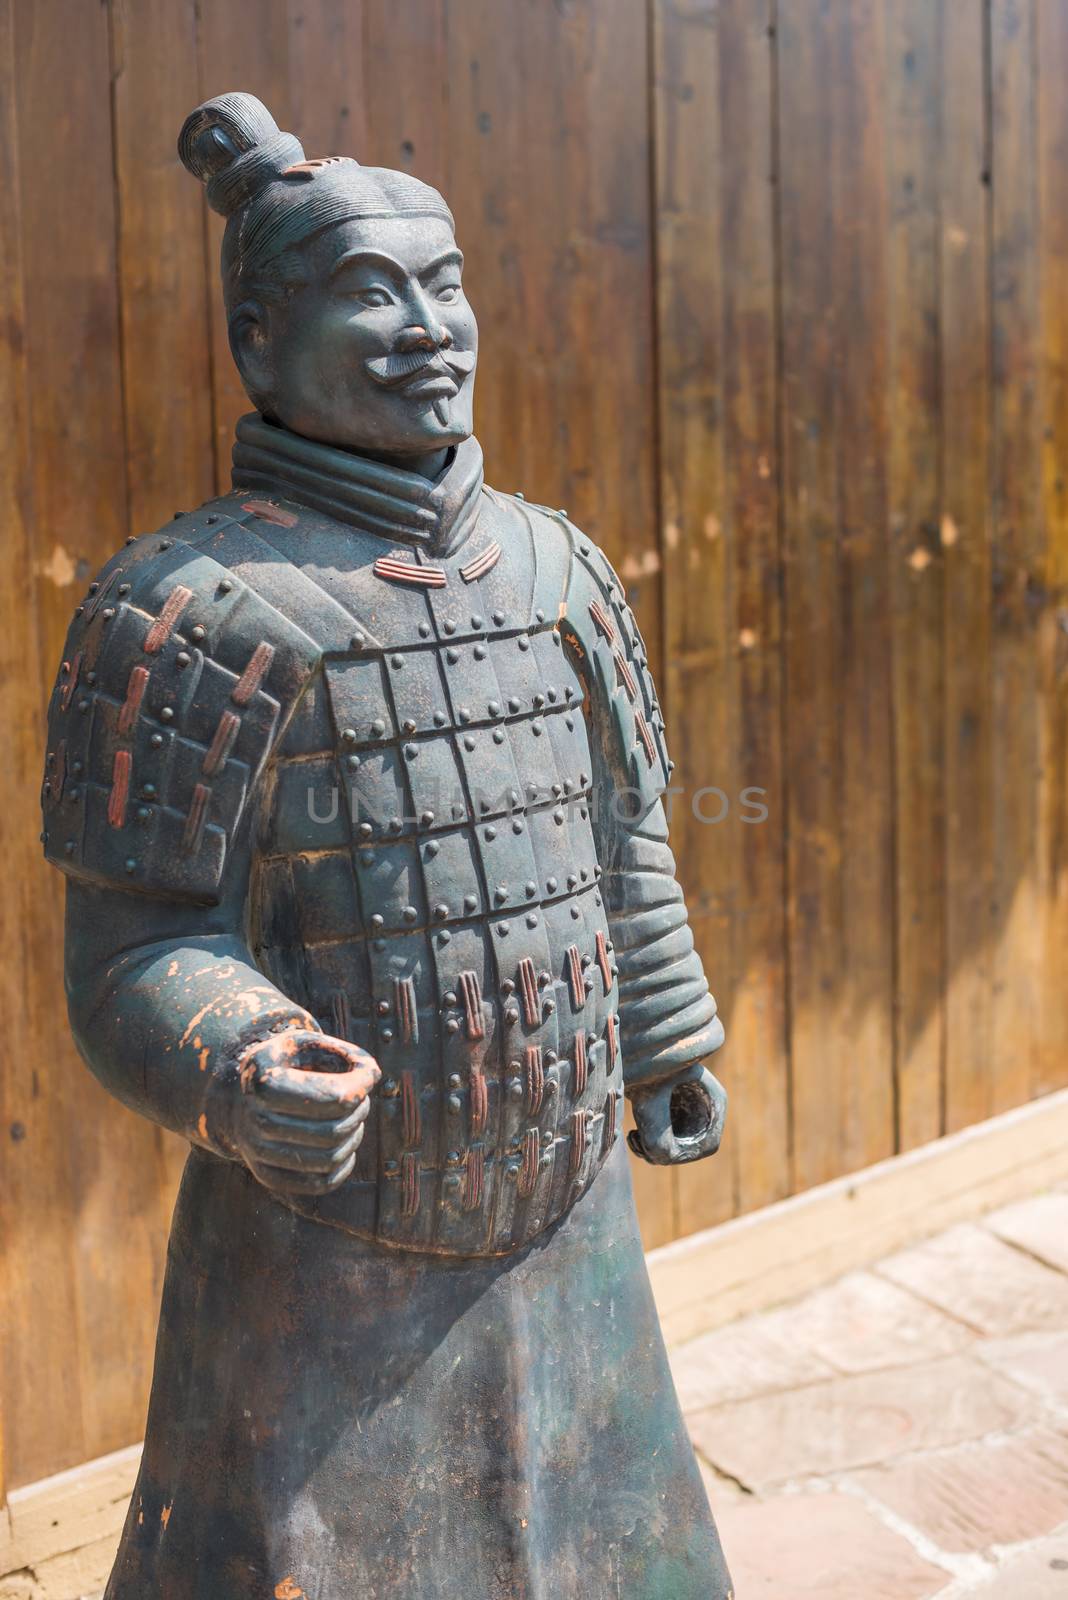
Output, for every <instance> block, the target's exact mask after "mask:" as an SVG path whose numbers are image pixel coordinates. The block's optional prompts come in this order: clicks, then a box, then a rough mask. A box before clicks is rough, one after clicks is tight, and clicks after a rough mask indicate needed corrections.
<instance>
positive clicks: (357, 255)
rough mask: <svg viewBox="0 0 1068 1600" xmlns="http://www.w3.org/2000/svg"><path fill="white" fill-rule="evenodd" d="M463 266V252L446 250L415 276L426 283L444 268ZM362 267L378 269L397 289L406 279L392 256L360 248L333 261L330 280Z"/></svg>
mask: <svg viewBox="0 0 1068 1600" xmlns="http://www.w3.org/2000/svg"><path fill="white" fill-rule="evenodd" d="M463 264H464V258H463V252H462V251H461V250H458V249H456V248H453V249H452V250H446V251H445V252H444V254H443V255H440V256H436V257H435V259H434V260H433V261H431V262H430V264H429V265H428V266H425V267H423V268H422V269H421V271H419V272H418V273H417V274H416V276H417V277H418V279H419V282H420V283H426V282H428V281H429V280H430V279H431V278H433V277H434V276H435V275H436V274H437V273H439V272H440V271H441V270H442V269H443V268H444V267H462V266H463ZM363 265H367V266H373V267H378V268H379V270H380V271H382V272H384V273H385V275H386V277H387V278H389V279H390V280H391V282H392V283H393V284H394V285H395V287H396V288H397V289H403V287H404V282H405V279H406V278H407V277H408V272H407V269H406V268H404V267H402V266H401V264H400V262H399V261H395V260H394V259H393V257H392V256H387V255H386V253H385V252H384V251H383V250H369V249H365V248H362V247H357V248H356V249H354V250H346V252H345V254H344V255H343V256H341V257H340V258H339V259H338V260H337V261H335V262H334V265H333V266H332V267H331V268H330V276H331V278H336V277H337V275H338V274H339V273H341V272H346V271H347V270H348V268H349V267H354V266H363Z"/></svg>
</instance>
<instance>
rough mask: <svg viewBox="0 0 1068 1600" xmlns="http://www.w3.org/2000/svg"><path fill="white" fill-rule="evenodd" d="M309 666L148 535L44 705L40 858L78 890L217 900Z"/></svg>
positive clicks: (114, 578) (280, 622)
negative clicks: (111, 887) (93, 887)
mask: <svg viewBox="0 0 1068 1600" xmlns="http://www.w3.org/2000/svg"><path fill="white" fill-rule="evenodd" d="M210 520H212V521H218V520H220V519H218V518H211V519H210ZM318 658H319V651H318V650H317V648H316V646H315V645H314V643H313V642H312V640H311V639H310V638H309V637H308V636H307V635H306V634H305V633H303V632H302V630H301V629H300V628H298V627H296V626H295V625H294V624H293V623H291V622H290V621H288V620H287V619H286V618H284V617H283V616H282V615H281V614H280V613H279V611H278V610H277V609H276V608H275V607H274V606H273V605H271V604H269V603H268V602H267V601H266V600H264V599H263V598H262V597H261V596H260V595H259V594H258V593H257V592H256V591H255V589H253V588H252V587H251V586H250V584H249V583H247V582H245V581H242V580H241V579H239V578H238V577H236V576H235V575H233V574H232V573H231V572H230V571H229V570H228V569H227V568H226V567H225V566H223V565H222V564H220V562H218V561H216V560H215V559H214V558H213V557H212V556H210V555H208V554H206V553H204V552H203V551H201V550H199V549H197V548H196V547H195V546H194V545H193V544H190V543H186V542H184V541H181V540H176V539H171V538H162V539H161V538H160V536H159V535H158V534H156V535H146V536H145V537H143V538H142V539H139V540H137V541H136V542H135V544H133V545H132V546H130V547H128V548H127V549H126V550H125V551H123V552H120V554H119V555H117V556H116V557H115V558H114V559H113V560H112V561H110V562H109V563H108V565H107V566H106V567H105V568H104V569H103V571H102V572H101V573H100V576H99V577H98V579H97V580H96V582H95V583H93V584H92V585H90V590H89V594H88V595H87V597H86V599H85V601H84V602H83V604H82V605H80V606H79V607H78V609H77V612H76V614H75V617H74V621H73V623H72V624H71V629H70V632H69V634H68V637H67V643H66V648H65V650H64V656H63V662H62V665H61V667H60V671H59V676H58V679H57V682H56V686H55V690H54V692H53V695H52V700H51V704H50V708H49V718H48V747H47V748H48V753H47V758H46V760H47V766H46V771H45V777H44V785H43V791H42V804H43V809H44V827H45V831H44V835H43V839H44V847H45V855H46V856H47V857H48V859H49V860H50V861H52V862H54V863H55V865H56V866H58V867H60V868H61V869H62V870H63V871H64V872H66V873H68V874H69V875H70V876H72V877H75V878H79V879H81V880H83V881H86V882H90V883H96V884H98V885H105V884H116V885H120V886H122V887H124V888H127V889H133V890H137V891H140V892H142V893H144V894H151V895H157V896H162V897H164V898H167V899H171V900H174V899H184V900H192V901H198V902H200V903H202V904H203V903H211V902H213V901H215V900H216V899H217V898H218V896H219V893H220V888H221V885H222V881H223V874H224V870H225V867H226V862H227V856H228V854H229V853H230V851H231V849H232V845H233V841H234V837H235V835H236V833H237V831H238V830H239V828H240V827H241V825H242V822H243V819H244V818H245V817H246V813H247V810H248V803H249V799H250V796H251V794H252V792H253V790H254V788H255V786H256V783H257V781H258V779H259V777H260V775H261V773H262V771H263V768H264V765H265V763H266V761H267V759H268V757H269V755H270V753H271V751H272V749H273V748H274V747H275V745H276V743H277V741H278V738H279V736H280V734H281V732H282V730H283V728H284V727H285V725H286V722H287V720H288V718H289V716H290V714H291V713H292V710H293V708H294V706H295V705H296V703H297V701H298V699H299V697H300V695H301V693H302V691H303V689H304V687H305V685H306V684H307V683H308V682H309V681H310V678H311V676H312V674H313V672H314V671H315V668H316V666H317V665H318Z"/></svg>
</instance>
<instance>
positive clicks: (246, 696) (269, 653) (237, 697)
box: [230, 640, 274, 706]
mask: <svg viewBox="0 0 1068 1600" xmlns="http://www.w3.org/2000/svg"><path fill="white" fill-rule="evenodd" d="M273 660H274V645H273V644H268V643H267V641H266V640H264V641H263V642H262V643H261V644H258V645H257V646H256V648H255V650H253V652H252V654H251V656H250V657H249V663H248V666H247V667H246V668H245V670H244V672H243V673H242V674H241V676H240V678H238V680H237V682H236V683H235V684H234V687H233V688H232V689H231V690H230V699H231V700H232V701H233V702H234V705H235V706H247V705H248V703H249V701H250V700H251V699H252V696H253V695H254V694H255V693H256V690H257V689H258V688H259V686H260V684H261V683H262V682H263V680H264V678H265V677H266V676H267V673H268V671H269V670H270V666H271V662H272V661H273Z"/></svg>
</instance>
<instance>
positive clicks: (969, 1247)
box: [876, 1223, 1068, 1338]
mask: <svg viewBox="0 0 1068 1600" xmlns="http://www.w3.org/2000/svg"><path fill="white" fill-rule="evenodd" d="M876 1270H877V1271H878V1273H879V1274H880V1275H881V1276H882V1277H885V1278H889V1279H890V1280H891V1282H893V1283H897V1284H900V1285H901V1286H902V1288H905V1289H908V1290H910V1291H911V1292H912V1293H913V1294H916V1295H918V1296H919V1297H920V1298H921V1299H923V1300H926V1301H928V1302H929V1303H930V1304H931V1305H934V1306H938V1307H939V1308H940V1309H941V1310H942V1311H946V1312H948V1313H949V1315H950V1316H953V1317H958V1318H959V1319H960V1321H962V1322H965V1323H967V1324H968V1325H969V1326H970V1327H972V1328H975V1329H976V1330H977V1331H978V1332H979V1333H983V1334H988V1335H990V1336H991V1337H995V1338H996V1337H1003V1336H1005V1335H1007V1334H1011V1333H1029V1332H1033V1331H1037V1330H1039V1329H1041V1328H1050V1329H1060V1328H1065V1327H1068V1277H1066V1276H1065V1275H1064V1274H1063V1273H1060V1272H1055V1271H1054V1270H1053V1269H1052V1268H1051V1267H1047V1266H1044V1265H1043V1264H1042V1262H1040V1261H1035V1260H1034V1259H1033V1258H1032V1257H1031V1256H1028V1255H1024V1254H1023V1253H1022V1252H1021V1251H1019V1250H1017V1249H1014V1247H1013V1246H1012V1245H1009V1244H1006V1243H1005V1242H1004V1240H1002V1239H999V1238H996V1237H995V1235H994V1234H992V1233H990V1232H988V1231H987V1229H986V1228H982V1227H979V1226H977V1225H976V1224H974V1223H961V1224H960V1225H959V1226H957V1227H955V1228H948V1229H947V1230H946V1231H945V1233H940V1234H938V1235H937V1236H936V1237H935V1238H933V1239H927V1240H925V1241H924V1243H923V1244H917V1245H912V1246H911V1247H910V1248H909V1249H907V1250H902V1251H899V1252H898V1254H897V1255H893V1256H889V1257H888V1258H887V1259H886V1260H885V1261H881V1262H880V1263H879V1265H878V1267H877V1269H876Z"/></svg>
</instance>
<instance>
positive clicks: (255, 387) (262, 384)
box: [229, 300, 274, 404]
mask: <svg viewBox="0 0 1068 1600" xmlns="http://www.w3.org/2000/svg"><path fill="white" fill-rule="evenodd" d="M268 317H269V312H268V309H267V307H266V306H265V305H263V304H262V302H261V301H259V300H242V301H241V303H240V305H236V306H235V307H234V308H233V310H232V311H231V313H230V321H229V333H230V350H231V353H232V355H233V358H234V361H235V362H236V364H237V370H238V372H239V373H240V374H241V381H242V383H243V384H244V386H245V388H246V389H247V390H248V393H249V394H250V395H251V396H253V397H254V398H255V399H256V401H257V404H259V403H260V397H262V396H266V395H269V394H271V392H272V390H273V388H274V366H273V362H272V360H271V342H270V339H269V337H268Z"/></svg>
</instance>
